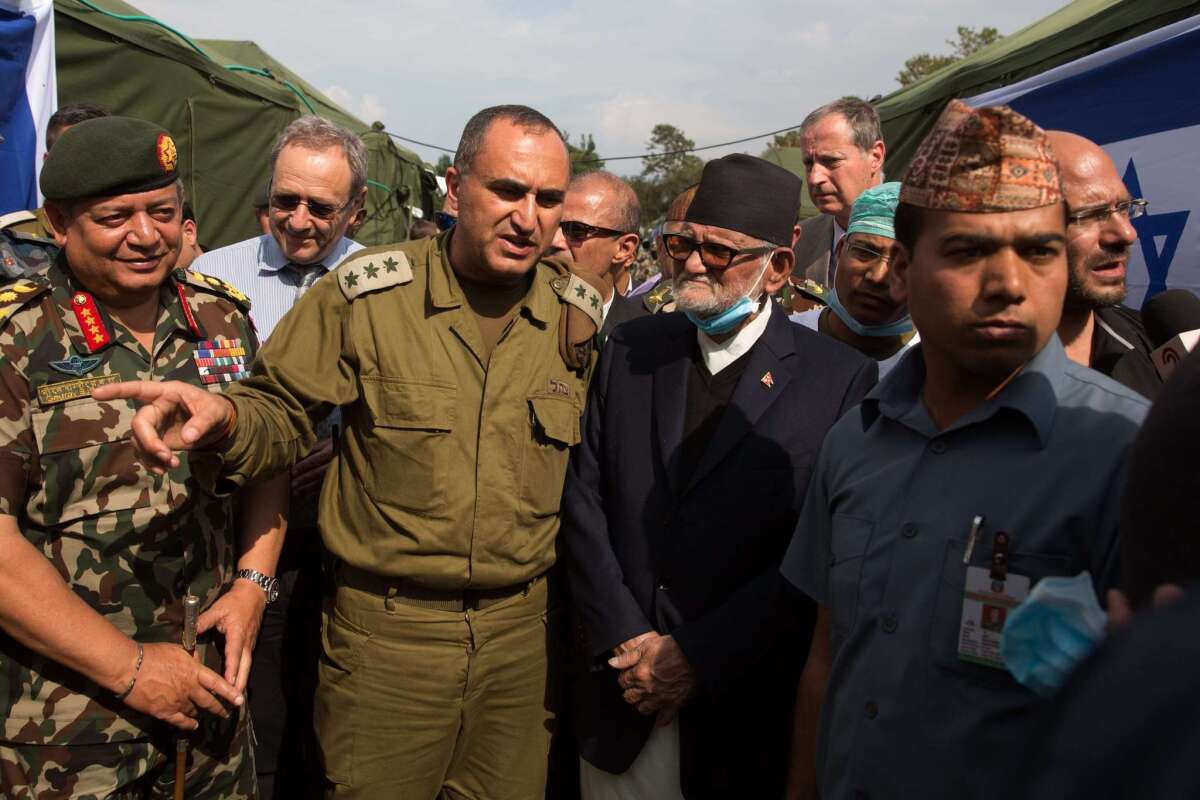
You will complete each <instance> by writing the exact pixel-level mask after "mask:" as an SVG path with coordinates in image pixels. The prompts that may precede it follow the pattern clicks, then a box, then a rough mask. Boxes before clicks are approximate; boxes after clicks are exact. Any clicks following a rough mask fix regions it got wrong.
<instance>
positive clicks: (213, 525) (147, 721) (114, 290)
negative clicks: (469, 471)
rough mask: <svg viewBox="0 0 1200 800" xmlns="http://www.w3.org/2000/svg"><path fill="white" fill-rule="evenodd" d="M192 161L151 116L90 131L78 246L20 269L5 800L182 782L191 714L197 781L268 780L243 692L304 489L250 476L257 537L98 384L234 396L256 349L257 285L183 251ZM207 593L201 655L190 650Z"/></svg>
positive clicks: (57, 180) (71, 153) (77, 178)
mask: <svg viewBox="0 0 1200 800" xmlns="http://www.w3.org/2000/svg"><path fill="white" fill-rule="evenodd" d="M177 160H178V154H177V152H176V149H175V143H174V141H173V140H172V138H171V136H170V135H169V134H168V133H167V132H166V131H164V130H162V129H161V128H159V127H158V126H157V125H154V124H152V123H149V122H145V121H142V120H137V119H130V118H126V117H106V118H103V119H95V120H89V121H87V122H82V123H80V124H78V125H76V126H74V127H72V128H71V129H70V130H69V131H67V132H66V133H65V134H63V137H62V139H61V140H60V141H59V142H58V144H57V146H56V147H55V149H54V152H53V153H52V155H51V156H50V158H49V159H48V160H47V161H46V164H45V167H44V168H43V170H42V174H41V186H42V191H43V193H44V194H45V196H46V198H47V209H48V212H49V216H50V220H51V222H52V223H53V225H54V229H55V236H56V239H57V241H58V243H59V244H60V245H61V246H62V251H61V253H60V254H59V255H58V257H57V258H56V260H55V262H54V263H53V264H52V265H51V266H50V267H49V268H48V269H47V270H46V271H45V272H44V273H42V274H40V275H38V276H35V277H29V278H21V279H18V280H15V281H12V282H10V283H7V284H0V361H3V364H4V369H3V377H2V378H0V629H2V630H0V711H2V712H3V714H2V717H3V720H4V722H3V730H2V731H0V795H3V796H4V797H15V798H33V797H37V798H43V797H82V798H91V797H105V798H108V797H116V798H127V797H129V798H132V797H139V798H140V797H157V796H162V795H167V794H169V793H170V792H171V791H172V789H173V788H174V782H175V760H176V745H175V741H174V739H175V736H178V735H181V734H182V733H183V732H192V731H194V732H192V733H190V736H189V739H188V741H189V743H190V750H191V755H190V757H189V758H188V761H187V767H186V775H185V780H186V786H185V787H183V788H184V790H185V794H186V796H187V797H189V798H196V797H204V798H251V797H254V796H256V790H255V779H254V763H253V756H252V753H251V750H250V746H249V739H250V731H249V720H248V717H247V715H246V714H245V713H244V710H243V708H242V706H243V697H242V693H243V690H244V687H245V685H246V678H247V676H248V673H249V668H250V661H249V655H250V651H251V649H252V648H253V644H254V637H255V635H256V632H257V629H258V625H259V619H260V618H261V615H262V610H263V608H264V606H265V605H266V602H267V599H268V598H267V590H268V589H269V588H270V586H269V582H270V577H269V575H270V573H271V572H272V571H273V570H274V563H275V558H276V557H277V556H278V552H279V550H278V548H279V546H280V544H281V543H282V536H283V524H284V522H283V519H284V516H283V514H284V507H283V505H282V504H283V503H284V502H286V496H287V495H286V492H287V489H286V484H284V486H283V488H282V490H279V489H278V487H277V486H276V482H272V483H269V484H267V485H265V486H262V487H256V488H254V489H248V490H246V492H245V495H248V497H247V498H246V499H249V500H250V503H249V505H248V508H247V510H246V513H245V514H244V522H243V526H242V530H241V534H242V538H241V542H240V543H239V541H238V536H237V533H238V531H237V530H236V528H235V526H234V522H233V518H234V514H233V504H232V502H231V499H230V498H217V497H213V496H212V495H210V494H207V493H205V492H203V491H201V488H200V486H199V485H198V483H197V481H196V478H195V476H194V474H193V472H192V470H191V468H190V467H191V465H190V464H189V463H188V461H187V460H186V459H185V460H183V461H182V462H181V463H180V464H179V465H178V466H177V467H175V468H173V469H171V470H170V471H169V472H167V473H166V474H162V475H154V474H151V473H150V472H148V471H147V470H146V469H145V468H144V467H143V466H142V465H141V464H139V463H138V460H137V454H136V452H135V449H134V447H133V445H132V443H131V442H130V440H129V434H130V423H131V421H132V419H133V416H134V410H135V409H134V407H133V406H132V404H129V403H127V402H124V401H120V400H118V401H113V400H96V399H93V398H92V397H91V396H90V392H91V390H92V389H93V388H95V387H96V386H100V385H104V384H112V383H116V382H119V381H121V380H129V379H136V378H144V377H153V378H160V379H169V380H174V381H179V382H180V385H186V386H189V387H192V388H194V389H196V391H198V392H201V393H205V394H207V393H208V392H212V393H214V396H215V395H216V394H217V393H220V392H222V391H224V390H225V389H227V388H228V387H229V386H231V385H233V382H234V381H236V379H237V378H239V377H240V376H241V375H242V374H244V371H245V369H244V362H245V361H248V360H249V358H250V357H251V356H253V354H254V350H255V347H256V340H255V336H254V332H253V329H252V326H251V324H250V321H249V317H248V316H247V311H248V303H247V302H246V298H245V296H243V295H242V294H241V293H240V292H238V291H237V290H235V289H233V288H232V287H230V286H228V285H226V284H224V283H222V282H221V281H219V280H217V279H215V278H206V277H205V276H202V275H199V274H198V273H195V272H186V271H184V270H179V269H175V268H174V265H175V262H176V257H177V256H178V253H179V241H180V230H181V205H182V203H181V200H182V198H181V196H180V191H179V187H178V185H177V184H178V175H177V172H176V163H177ZM239 570H240V571H239ZM189 595H190V596H193V597H195V598H198V601H199V602H198V609H197V610H198V611H200V612H202V613H200V614H199V619H198V620H197V622H198V628H199V631H200V633H201V634H202V636H201V646H200V648H199V654H198V657H197V658H193V656H192V655H190V654H189V653H188V652H186V651H185V650H184V648H183V647H181V643H182V641H183V627H184V625H183V623H184V606H185V598H186V597H187V596H189ZM212 629H215V630H216V631H218V632H220V633H222V634H224V642H223V644H222V643H220V642H217V641H213V640H212V637H211V635H210V634H209V633H207V632H209V631H211V630H212ZM223 656H224V659H222V657H223ZM222 661H224V663H222Z"/></svg>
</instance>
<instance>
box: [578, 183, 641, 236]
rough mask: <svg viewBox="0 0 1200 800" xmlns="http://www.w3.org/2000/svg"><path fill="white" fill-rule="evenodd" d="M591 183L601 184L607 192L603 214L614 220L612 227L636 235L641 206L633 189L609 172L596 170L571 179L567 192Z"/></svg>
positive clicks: (639, 223)
mask: <svg viewBox="0 0 1200 800" xmlns="http://www.w3.org/2000/svg"><path fill="white" fill-rule="evenodd" d="M591 183H598V184H601V185H602V186H603V187H604V188H605V189H607V190H608V192H609V195H610V196H609V203H608V205H607V206H605V208H604V212H605V213H606V214H607V215H609V219H612V220H614V222H613V223H612V225H613V227H614V228H616V229H617V230H619V231H623V232H624V233H638V229H639V227H640V226H641V223H642V204H641V203H639V202H638V196H637V193H636V192H634V191H633V187H632V186H630V185H629V184H628V183H626V182H625V181H623V180H621V178H619V177H617V176H616V175H613V174H612V173H611V172H606V171H605V170H602V169H598V170H593V171H591V172H584V173H581V174H579V175H576V176H575V177H574V178H572V179H571V185H570V186H569V187H568V188H567V191H571V189H581V188H583V187H585V186H587V185H588V184H591Z"/></svg>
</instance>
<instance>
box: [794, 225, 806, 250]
mask: <svg viewBox="0 0 1200 800" xmlns="http://www.w3.org/2000/svg"><path fill="white" fill-rule="evenodd" d="M803 233H804V229H803V228H801V227H800V223H799V222H797V223H796V224H795V225H793V226H792V249H793V250H795V249H796V245H798V244H800V236H801V235H802V234H803Z"/></svg>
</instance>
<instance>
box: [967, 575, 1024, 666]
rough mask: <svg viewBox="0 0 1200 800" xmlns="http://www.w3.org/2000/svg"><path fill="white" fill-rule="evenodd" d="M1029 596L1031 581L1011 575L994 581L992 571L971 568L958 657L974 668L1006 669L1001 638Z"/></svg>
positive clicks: (1021, 576) (1020, 576) (968, 576)
mask: <svg viewBox="0 0 1200 800" xmlns="http://www.w3.org/2000/svg"><path fill="white" fill-rule="evenodd" d="M1028 594H1029V578H1028V577H1027V576H1025V575H1014V574H1013V573H1011V572H1010V573H1008V575H1007V577H1006V578H1005V580H1003V581H997V580H992V576H991V573H990V572H989V570H987V569H985V568H983V567H967V584H966V588H965V589H964V591H963V610H962V624H961V625H960V626H959V630H958V657H959V658H961V659H962V660H963V661H970V662H971V663H972V664H982V665H983V666H985V667H995V668H997V669H1004V659H1002V658H1001V657H1000V637H1001V634H1002V633H1003V632H1004V622H1005V620H1006V619H1008V613H1009V612H1010V611H1011V610H1012V609H1014V608H1016V607H1017V606H1018V605H1020V603H1021V601H1022V600H1024V599H1025V597H1026V595H1028Z"/></svg>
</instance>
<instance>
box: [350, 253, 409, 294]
mask: <svg viewBox="0 0 1200 800" xmlns="http://www.w3.org/2000/svg"><path fill="white" fill-rule="evenodd" d="M381 256H383V257H382V258H381ZM335 272H336V274H337V283H338V287H339V288H340V289H341V290H342V294H343V295H344V296H345V298H346V299H347V300H353V299H354V298H356V297H359V296H361V295H364V294H367V293H368V292H374V291H378V290H380V289H387V288H388V287H390V286H397V285H399V284H402V283H408V282H410V281H411V280H412V279H413V273H412V265H411V264H409V262H408V256H406V255H404V253H403V252H401V251H399V250H383V251H381V250H377V249H372V250H370V251H368V252H359V253H355V254H354V255H352V256H350V257H349V258H347V259H346V260H345V261H343V262H342V263H341V264H340V265H339V266H338V268H337V269H336V270H335Z"/></svg>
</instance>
